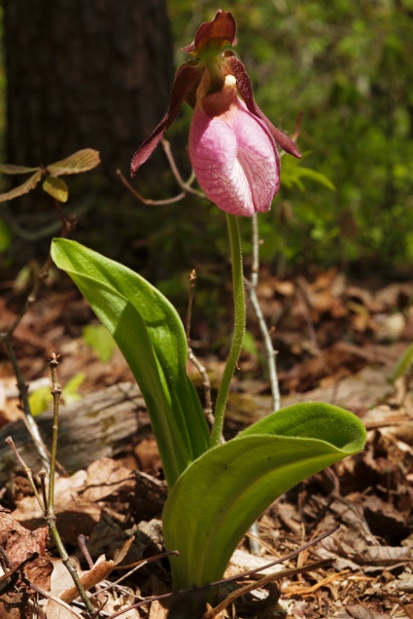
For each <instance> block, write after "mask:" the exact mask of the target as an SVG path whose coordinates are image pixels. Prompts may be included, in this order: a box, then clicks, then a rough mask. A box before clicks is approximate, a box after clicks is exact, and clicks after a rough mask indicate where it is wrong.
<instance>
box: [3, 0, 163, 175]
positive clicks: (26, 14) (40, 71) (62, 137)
mask: <svg viewBox="0 0 413 619" xmlns="http://www.w3.org/2000/svg"><path fill="white" fill-rule="evenodd" d="M4 26H5V51H6V74H7V143H6V151H7V160H8V162H10V163H15V164H19V165H28V166H33V165H39V164H41V163H43V164H48V163H52V162H53V161H55V160H58V159H61V158H63V157H66V156H67V155H69V154H71V153H72V152H74V151H76V150H79V149H81V148H86V147H91V148H95V149H97V150H99V151H100V153H101V158H102V164H101V166H100V174H101V177H102V178H103V177H104V176H106V175H109V177H111V178H112V179H113V178H115V176H114V172H115V170H116V168H121V169H122V170H123V171H124V172H126V173H127V172H128V170H129V162H130V159H131V157H132V155H133V153H134V151H135V150H136V148H137V147H138V145H139V143H140V142H141V141H142V140H143V139H144V138H145V137H146V136H147V135H148V133H149V132H150V131H151V129H152V128H153V127H154V126H155V125H156V124H157V123H158V121H159V120H160V119H161V118H162V116H163V114H164V113H165V110H166V107H167V102H168V99H169V91H170V86H171V83H172V78H173V61H172V58H173V55H172V41H171V35H170V27H169V21H168V17H167V13H166V6H165V0H144V1H140V0H122V1H121V2H114V1H113V0H95V1H93V2H84V1H83V0H5V1H4Z"/></svg>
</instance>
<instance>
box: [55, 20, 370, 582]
mask: <svg viewBox="0 0 413 619" xmlns="http://www.w3.org/2000/svg"><path fill="white" fill-rule="evenodd" d="M235 42H236V39H235V21H234V18H233V17H232V15H231V13H228V12H225V11H218V13H217V15H216V17H215V19H214V20H212V21H211V22H206V23H204V24H202V25H201V26H200V28H199V29H198V32H197V34H196V36H195V40H194V43H193V44H192V45H190V46H188V47H187V48H185V49H186V51H187V52H189V53H190V54H192V59H191V60H190V61H188V62H187V63H184V64H183V65H181V67H180V68H179V69H178V71H177V74H176V80H175V84H174V86H173V90H172V95H171V104H170V108H169V111H168V113H167V114H166V115H165V117H164V119H163V120H162V121H161V123H160V124H159V125H158V127H157V128H156V129H155V130H154V131H153V132H152V134H151V135H150V136H149V137H148V138H147V140H145V142H144V143H143V144H142V146H141V147H140V148H139V149H138V151H137V152H136V153H135V156H134V158H133V160H132V171H133V172H134V173H135V172H136V170H137V169H138V167H139V166H140V165H141V164H142V163H144V161H145V160H146V159H147V158H148V157H149V155H150V154H151V153H152V152H153V150H154V148H155V147H156V145H157V144H158V143H159V141H160V139H161V138H162V136H163V134H164V133H165V131H166V129H167V128H168V127H169V126H170V124H171V123H172V122H173V120H174V118H175V117H176V115H177V112H178V109H179V107H180V105H181V104H182V103H183V102H184V101H187V102H188V103H189V104H190V105H192V106H193V107H194V108H195V112H194V117H193V124H192V128H191V133H190V149H189V152H190V157H191V162H192V165H193V167H194V169H195V170H196V172H197V178H198V182H199V184H200V185H201V187H202V188H203V189H204V191H205V193H206V195H207V196H208V197H209V198H210V199H211V200H213V201H214V202H215V203H216V204H217V206H218V207H219V208H221V209H222V210H224V211H225V213H226V220H227V227H228V232H229V242H230V253H231V261H232V274H233V289H234V304H235V320H234V333H233V338H232V344H231V347H230V351H229V356H228V360H227V363H226V366H225V370H224V374H223V378H222V382H221V385H220V387H219V390H218V395H217V400H216V404H215V418H214V423H213V427H212V429H210V428H209V427H208V424H207V422H206V419H205V415H204V411H203V409H202V405H201V403H200V400H199V398H198V396H197V393H196V391H195V389H194V387H193V385H192V383H191V382H190V380H189V378H188V376H187V373H186V363H187V357H188V344H187V337H186V334H185V330H184V328H183V325H182V322H181V320H180V318H179V316H178V314H177V312H176V311H175V309H174V307H173V306H172V305H171V304H170V303H169V301H168V300H167V299H166V298H165V297H164V296H163V295H162V294H161V293H160V292H159V291H158V290H157V289H156V288H154V287H153V286H152V285H151V284H150V283H149V282H147V281H146V280H145V279H143V278H142V277H140V276H139V275H138V274H136V273H134V272H133V271H131V270H130V269H128V268H127V267H125V266H122V265H121V264H118V263H116V262H114V261H112V260H109V259H108V258H105V257H104V256H102V255H100V254H98V253H96V252H94V251H92V250H91V249H88V248H86V247H84V246H82V245H80V244H78V243H76V242H74V241H70V240H67V239H55V240H54V241H53V243H52V258H53V260H54V262H55V264H56V265H57V266H58V267H60V268H61V269H63V270H65V271H66V272H67V273H68V274H69V275H70V277H71V278H72V279H73V281H74V282H75V283H76V285H77V286H78V287H79V289H80V290H81V292H82V293H83V295H84V296H85V297H86V299H87V300H88V301H89V303H90V305H91V307H92V309H93V310H94V312H95V314H96V315H97V317H98V318H99V319H100V320H101V322H102V323H103V324H104V325H105V326H106V328H107V329H108V331H109V333H110V334H111V335H112V336H113V338H114V340H115V341H116V343H117V344H118V346H119V348H120V349H121V351H122V352H123V354H124V356H125V358H126V360H127V362H128V364H129V366H130V368H131V370H132V372H133V374H134V376H135V378H136V380H137V382H138V384H139V387H140V389H141V391H142V394H143V396H144V398H145V402H146V405H147V408H148V411H149V415H150V418H151V422H152V426H153V430H154V433H155V435H156V439H157V443H158V447H159V452H160V455H161V458H162V463H163V468H164V472H165V477H166V480H167V483H168V486H169V491H170V492H169V496H168V499H167V501H166V504H165V507H164V511H163V517H162V520H163V534H164V540H165V545H166V548H167V550H169V551H178V552H179V556H174V557H171V568H172V578H173V584H174V587H175V588H176V589H180V588H186V587H190V586H192V585H203V584H205V583H208V582H211V581H214V580H218V579H219V578H221V577H222V575H223V572H224V570H225V567H226V565H227V563H228V561H229V559H230V557H231V554H232V553H233V551H234V550H235V548H236V546H237V545H238V544H239V542H240V541H241V539H242V537H243V536H244V534H245V532H246V531H247V530H248V528H249V527H250V525H251V524H252V523H253V522H254V521H255V520H256V519H257V517H258V516H259V515H260V514H261V513H262V512H263V510H264V509H265V508H266V507H267V506H268V505H269V504H270V503H271V502H272V501H273V500H274V499H276V498H277V497H278V496H279V495H280V494H282V493H283V492H285V491H286V490H287V489H289V488H291V487H292V486H294V485H296V484H297V483H298V482H299V481H301V480H303V479H305V478H306V477H308V476H310V475H313V474H314V473H316V472H318V471H320V470H321V469H323V468H325V467H327V466H329V465H331V464H332V463H334V462H337V461H338V460H340V459H342V458H344V457H346V456H349V455H351V454H354V453H357V452H358V451H360V450H362V449H363V446H364V442H365V430H364V427H363V425H362V423H361V422H360V420H359V419H358V418H357V417H356V416H354V415H353V414H352V413H350V412H347V411H345V410H343V409H340V408H337V407H335V406H331V405H329V404H324V403H315V402H313V403H306V404H298V405H296V406H291V407H288V408H285V409H283V410H281V411H278V412H275V413H273V414H271V415H269V416H268V417H266V418H265V419H262V420H261V421H259V422H258V423H256V424H254V425H252V426H251V427H249V428H247V429H246V430H244V431H243V432H241V433H240V434H239V435H238V436H237V437H235V438H234V439H232V440H230V441H229V442H227V443H224V444H223V443H222V441H221V435H222V428H223V422H224V414H225V408H226V402H227V396H228V391H229V385H230V381H231V378H232V375H233V372H234V370H235V369H236V365H237V361H238V357H239V354H240V351H241V348H242V344H243V339H244V331H245V298H244V286H243V269H242V257H241V242H240V236H239V230H238V221H237V215H243V216H252V215H254V214H255V213H256V212H265V211H268V210H269V208H270V206H271V202H272V199H273V197H274V195H275V193H276V192H277V191H278V188H279V171H280V162H279V155H278V151H277V146H276V144H277V143H278V145H280V146H281V147H282V148H284V149H285V150H286V151H287V152H289V153H290V154H292V155H294V156H296V157H300V154H299V152H298V150H297V147H296V146H295V144H294V142H292V140H290V138H288V137H287V136H285V135H284V134H282V133H281V132H280V131H279V130H278V129H276V128H275V127H273V125H272V124H271V123H270V121H269V120H268V119H267V118H266V117H265V115H264V114H263V112H262V111H261V110H260V109H259V108H258V106H257V104H256V103H255V100H254V97H253V93H252V87H251V83H250V81H249V77H248V74H247V72H246V70H245V67H244V65H242V63H241V62H240V61H239V60H238V59H236V58H235V56H234V54H233V52H232V49H231V48H232V46H233V45H234V44H235Z"/></svg>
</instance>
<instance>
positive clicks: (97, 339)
mask: <svg viewBox="0 0 413 619" xmlns="http://www.w3.org/2000/svg"><path fill="white" fill-rule="evenodd" d="M82 339H83V341H84V342H86V344H88V345H89V346H90V347H91V348H93V350H94V351H95V353H96V354H97V356H98V357H99V359H100V360H101V361H110V360H111V359H112V357H113V354H114V352H115V350H116V342H115V340H114V339H113V337H112V336H111V334H110V333H109V331H108V330H107V329H106V327H104V326H103V325H86V326H85V327H83V330H82Z"/></svg>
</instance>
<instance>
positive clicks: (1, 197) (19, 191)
mask: <svg viewBox="0 0 413 619" xmlns="http://www.w3.org/2000/svg"><path fill="white" fill-rule="evenodd" d="M41 178H42V172H41V171H40V170H39V169H37V172H35V173H34V174H33V175H32V176H30V177H29V178H28V179H27V180H26V181H24V183H22V184H21V185H19V186H18V187H15V188H14V189H11V190H10V191H8V192H7V193H2V194H0V202H6V201H7V200H13V199H14V198H18V197H19V196H23V195H24V194H25V193H29V191H31V190H32V189H34V188H35V187H36V185H37V183H38V182H39V181H40V179H41Z"/></svg>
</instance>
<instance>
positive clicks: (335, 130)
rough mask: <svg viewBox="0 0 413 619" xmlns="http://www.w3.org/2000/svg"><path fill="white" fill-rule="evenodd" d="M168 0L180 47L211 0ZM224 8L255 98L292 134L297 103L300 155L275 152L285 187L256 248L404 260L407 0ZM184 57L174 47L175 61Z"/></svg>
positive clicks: (306, 259) (294, 256) (411, 100)
mask: <svg viewBox="0 0 413 619" xmlns="http://www.w3.org/2000/svg"><path fill="white" fill-rule="evenodd" d="M168 6H169V13H170V17H171V22H172V26H173V33H174V37H175V41H176V44H177V45H176V48H177V49H178V50H179V48H180V47H181V46H182V45H183V44H185V43H188V42H189V40H191V38H192V36H193V32H194V30H195V29H196V26H197V24H199V23H200V22H201V21H203V20H205V19H211V18H212V17H213V16H214V14H215V11H216V8H217V5H216V3H215V2H211V1H210V0H204V1H202V2H201V1H199V2H195V3H194V2H192V1H190V0H170V1H169V5H168ZM222 8H225V9H229V10H232V11H233V13H234V15H235V17H236V20H237V25H238V45H237V48H236V52H237V55H238V56H239V57H240V58H241V60H242V61H243V62H244V64H245V65H246V67H247V69H248V72H249V74H250V76H251V78H252V81H253V84H254V87H255V94H256V99H257V101H258V102H259V105H260V107H261V108H262V109H263V110H264V111H265V113H266V114H267V115H268V117H269V118H271V120H272V121H273V122H274V123H275V124H278V125H279V126H280V128H282V129H283V130H284V131H285V132H287V133H290V134H291V133H293V131H294V128H295V122H296V119H297V117H298V115H299V113H300V112H301V111H302V112H303V121H302V125H301V131H300V137H299V140H298V144H299V147H300V149H301V151H302V152H303V153H305V158H304V161H302V162H297V161H295V160H293V159H291V158H290V157H284V159H283V176H282V189H281V192H280V194H279V195H278V196H277V198H276V199H275V203H274V208H273V209H272V211H271V212H270V213H269V214H268V215H265V216H262V217H261V216H260V229H261V235H262V237H263V239H265V243H264V245H263V248H262V256H263V258H264V259H265V260H267V261H274V260H275V261H277V264H278V265H279V266H281V265H282V264H288V265H295V266H299V265H305V264H308V263H314V262H315V263H318V264H323V265H329V264H337V263H339V264H341V265H346V264H348V263H349V262H354V261H357V262H360V261H364V263H365V264H373V265H376V266H377V267H384V268H385V267H386V265H387V266H388V267H390V265H393V266H399V265H405V264H406V263H411V262H412V260H413V140H412V138H413V0H361V1H360V2H348V1H347V0H328V1H327V0H312V1H311V0H310V1H307V2H301V1H300V0H288V1H287V0H242V1H231V0H229V1H228V2H227V3H226V5H225V7H224V6H223V7H222ZM183 58H184V56H183V54H182V53H180V52H179V51H177V54H176V62H177V63H179V62H180V61H182V60H183ZM303 167H305V168H310V169H311V170H314V171H315V172H317V173H320V174H322V175H324V176H322V177H319V178H317V176H316V175H313V176H312V175H311V174H309V173H308V171H307V173H305V172H304V173H303V172H302V171H301V170H300V168H303ZM325 179H328V180H329V181H331V183H332V184H333V185H334V187H335V189H336V190H335V191H331V189H329V188H328V186H327V183H325V182H323V181H324V180H325ZM320 181H321V182H320ZM367 258H368V260H366V259H367Z"/></svg>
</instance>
